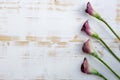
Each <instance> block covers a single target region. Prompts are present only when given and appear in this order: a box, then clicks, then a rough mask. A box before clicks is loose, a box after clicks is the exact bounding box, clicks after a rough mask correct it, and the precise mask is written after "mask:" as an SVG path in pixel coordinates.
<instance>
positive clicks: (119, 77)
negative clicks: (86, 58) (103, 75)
mask: <svg viewBox="0 0 120 80" xmlns="http://www.w3.org/2000/svg"><path fill="white" fill-rule="evenodd" d="M93 56H94V55H93ZM94 57H95V58H97V59H98V60H99V61H100V62H102V63H103V64H104V65H105V66H106V67H107V68H108V69H109V70H110V71H111V72H112V73H113V74H114V75H115V76H116V77H117V78H118V79H120V76H119V75H118V74H117V73H116V72H115V71H113V70H112V69H111V68H110V67H109V66H108V65H107V64H106V63H105V62H104V61H103V60H102V59H101V58H100V57H98V56H94Z"/></svg>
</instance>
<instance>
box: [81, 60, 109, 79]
mask: <svg viewBox="0 0 120 80" xmlns="http://www.w3.org/2000/svg"><path fill="white" fill-rule="evenodd" d="M81 71H82V72H83V73H85V74H94V75H97V76H100V77H102V78H103V79H104V80H107V79H106V78H105V77H104V76H103V75H102V74H101V73H99V72H98V71H97V70H96V69H94V68H92V67H91V66H90V65H89V63H88V60H87V58H84V61H83V63H82V65H81Z"/></svg>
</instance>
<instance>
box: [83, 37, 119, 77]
mask: <svg viewBox="0 0 120 80" xmlns="http://www.w3.org/2000/svg"><path fill="white" fill-rule="evenodd" d="M82 50H83V52H85V53H87V54H90V55H92V56H94V57H95V58H96V59H98V60H99V61H100V62H101V63H103V64H104V65H105V66H106V67H107V68H108V69H109V70H110V71H111V72H112V73H113V74H114V75H115V76H116V77H118V79H120V76H119V75H118V74H117V73H116V72H115V71H113V70H112V69H111V67H110V66H109V65H107V64H106V63H105V62H104V61H103V60H102V59H101V58H100V57H99V56H98V55H97V52H96V51H95V50H94V48H93V47H92V43H91V41H90V40H89V39H88V40H87V41H86V42H85V43H84V44H83V47H82ZM84 64H86V66H85V68H82V70H83V71H85V70H86V71H85V72H86V73H89V71H90V70H89V69H88V68H87V67H88V66H87V64H88V63H87V62H85V63H84Z"/></svg>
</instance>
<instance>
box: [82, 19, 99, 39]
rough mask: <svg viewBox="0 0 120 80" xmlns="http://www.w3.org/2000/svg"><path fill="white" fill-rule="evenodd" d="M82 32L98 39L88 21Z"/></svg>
mask: <svg viewBox="0 0 120 80" xmlns="http://www.w3.org/2000/svg"><path fill="white" fill-rule="evenodd" d="M81 31H84V32H85V33H86V34H87V35H89V36H92V37H95V38H98V34H97V33H96V32H95V31H94V30H93V29H92V28H91V27H90V25H89V22H88V20H87V21H86V22H85V23H84V24H83V26H82V29H81Z"/></svg>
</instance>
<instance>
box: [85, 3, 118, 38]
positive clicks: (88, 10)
mask: <svg viewBox="0 0 120 80" xmlns="http://www.w3.org/2000/svg"><path fill="white" fill-rule="evenodd" d="M85 12H86V13H88V14H89V15H91V16H93V17H95V18H97V19H98V20H100V21H102V22H103V23H105V24H106V25H107V27H108V28H109V29H110V30H111V31H112V32H113V34H114V35H115V36H116V37H117V38H118V39H119V40H120V37H119V36H118V35H117V33H116V32H115V31H114V30H113V29H112V28H111V26H110V25H109V24H108V23H107V22H106V21H105V20H104V19H103V18H102V17H101V16H100V15H99V14H98V13H97V12H96V11H95V10H94V9H93V7H92V5H91V4H90V2H88V3H87V8H86V10H85Z"/></svg>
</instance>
